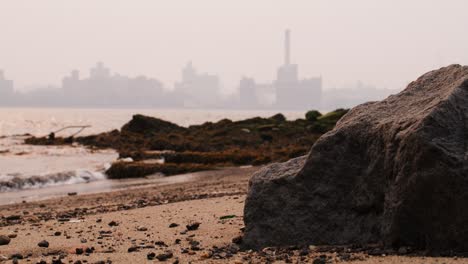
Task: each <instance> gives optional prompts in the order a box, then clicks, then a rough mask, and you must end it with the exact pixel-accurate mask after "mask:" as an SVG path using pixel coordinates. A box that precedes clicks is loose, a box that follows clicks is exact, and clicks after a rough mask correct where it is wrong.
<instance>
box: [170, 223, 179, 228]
mask: <svg viewBox="0 0 468 264" xmlns="http://www.w3.org/2000/svg"><path fill="white" fill-rule="evenodd" d="M178 226H179V225H178V224H176V223H172V224H170V225H169V228H174V227H178Z"/></svg>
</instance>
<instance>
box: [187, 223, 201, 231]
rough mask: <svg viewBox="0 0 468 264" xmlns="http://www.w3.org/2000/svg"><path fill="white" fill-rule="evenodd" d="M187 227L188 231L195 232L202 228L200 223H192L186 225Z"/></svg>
mask: <svg viewBox="0 0 468 264" xmlns="http://www.w3.org/2000/svg"><path fill="white" fill-rule="evenodd" d="M186 227H187V230H188V231H194V230H197V229H198V227H200V223H199V222H194V223H190V224H188V225H186Z"/></svg>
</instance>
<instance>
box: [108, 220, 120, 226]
mask: <svg viewBox="0 0 468 264" xmlns="http://www.w3.org/2000/svg"><path fill="white" fill-rule="evenodd" d="M118 225H119V223H117V222H116V221H110V222H109V226H118Z"/></svg>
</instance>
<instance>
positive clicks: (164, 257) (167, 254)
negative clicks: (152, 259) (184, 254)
mask: <svg viewBox="0 0 468 264" xmlns="http://www.w3.org/2000/svg"><path fill="white" fill-rule="evenodd" d="M173 256H174V254H172V251H166V252H164V253H162V254H159V255H157V256H156V258H157V259H158V260H159V261H165V260H167V259H170V258H172V257H173Z"/></svg>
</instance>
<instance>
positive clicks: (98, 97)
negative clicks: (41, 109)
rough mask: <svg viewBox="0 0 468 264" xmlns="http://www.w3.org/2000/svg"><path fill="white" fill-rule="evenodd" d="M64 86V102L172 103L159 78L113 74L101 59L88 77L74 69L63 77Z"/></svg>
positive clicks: (145, 104) (97, 105)
mask: <svg viewBox="0 0 468 264" xmlns="http://www.w3.org/2000/svg"><path fill="white" fill-rule="evenodd" d="M62 88H63V89H62V93H63V97H62V100H63V103H66V104H68V105H71V106H96V107H102V106H117V107H119V106H123V107H130V106H131V107H158V106H168V105H170V104H172V102H173V100H172V99H169V96H168V95H167V94H166V93H165V91H163V85H162V83H161V82H159V81H158V80H156V79H151V78H147V77H145V76H138V77H136V78H130V77H127V76H124V75H120V74H111V70H110V69H109V68H107V67H105V66H104V64H103V63H102V62H98V63H97V64H96V66H95V67H94V68H91V70H90V71H89V78H86V79H80V73H79V72H78V71H77V70H74V71H72V72H71V74H70V75H69V76H66V77H65V78H63V80H62Z"/></svg>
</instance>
